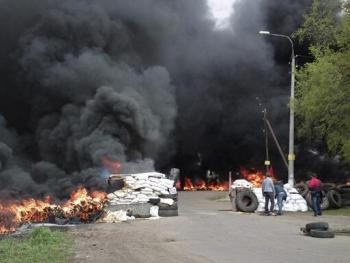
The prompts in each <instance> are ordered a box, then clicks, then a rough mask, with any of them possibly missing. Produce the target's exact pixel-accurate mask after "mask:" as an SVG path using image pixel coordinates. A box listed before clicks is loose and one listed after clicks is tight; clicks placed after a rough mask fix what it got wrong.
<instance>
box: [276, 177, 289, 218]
mask: <svg viewBox="0 0 350 263" xmlns="http://www.w3.org/2000/svg"><path fill="white" fill-rule="evenodd" d="M275 192H276V199H277V206H278V212H277V215H282V208H283V200H286V199H287V192H286V191H285V190H284V188H283V182H282V181H277V182H275Z"/></svg>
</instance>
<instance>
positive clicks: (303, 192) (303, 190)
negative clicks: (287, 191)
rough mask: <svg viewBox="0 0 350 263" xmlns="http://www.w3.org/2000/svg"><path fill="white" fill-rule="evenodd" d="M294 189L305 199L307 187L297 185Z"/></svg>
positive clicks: (305, 185)
mask: <svg viewBox="0 0 350 263" xmlns="http://www.w3.org/2000/svg"><path fill="white" fill-rule="evenodd" d="M294 188H295V189H297V191H298V193H299V194H300V195H301V196H302V197H305V196H306V195H307V193H308V192H309V187H308V186H307V184H306V183H298V184H296V185H295V186H294Z"/></svg>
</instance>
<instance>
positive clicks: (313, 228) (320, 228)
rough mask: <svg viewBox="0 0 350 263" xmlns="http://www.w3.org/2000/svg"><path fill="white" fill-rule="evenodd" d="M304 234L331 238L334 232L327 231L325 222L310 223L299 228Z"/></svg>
mask: <svg viewBox="0 0 350 263" xmlns="http://www.w3.org/2000/svg"><path fill="white" fill-rule="evenodd" d="M301 230H302V231H303V232H304V234H306V235H309V236H312V237H318V238H333V237H334V232H333V231H332V230H330V229H329V225H328V223H327V222H312V223H308V224H306V225H305V228H301Z"/></svg>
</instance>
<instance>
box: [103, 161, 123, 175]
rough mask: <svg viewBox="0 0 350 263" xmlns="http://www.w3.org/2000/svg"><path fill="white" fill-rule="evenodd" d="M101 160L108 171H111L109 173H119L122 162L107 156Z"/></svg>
mask: <svg viewBox="0 0 350 263" xmlns="http://www.w3.org/2000/svg"><path fill="white" fill-rule="evenodd" d="M101 162H102V164H103V165H104V166H105V167H106V168H107V170H108V171H109V173H111V174H118V173H120V168H121V167H122V164H121V163H120V162H118V161H113V160H111V159H109V158H107V157H103V158H102V160H101Z"/></svg>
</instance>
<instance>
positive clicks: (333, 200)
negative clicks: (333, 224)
mask: <svg viewBox="0 0 350 263" xmlns="http://www.w3.org/2000/svg"><path fill="white" fill-rule="evenodd" d="M327 198H328V200H329V205H330V207H333V208H340V207H341V206H342V198H341V195H340V194H339V192H338V191H335V190H329V191H328V193H327Z"/></svg>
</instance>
